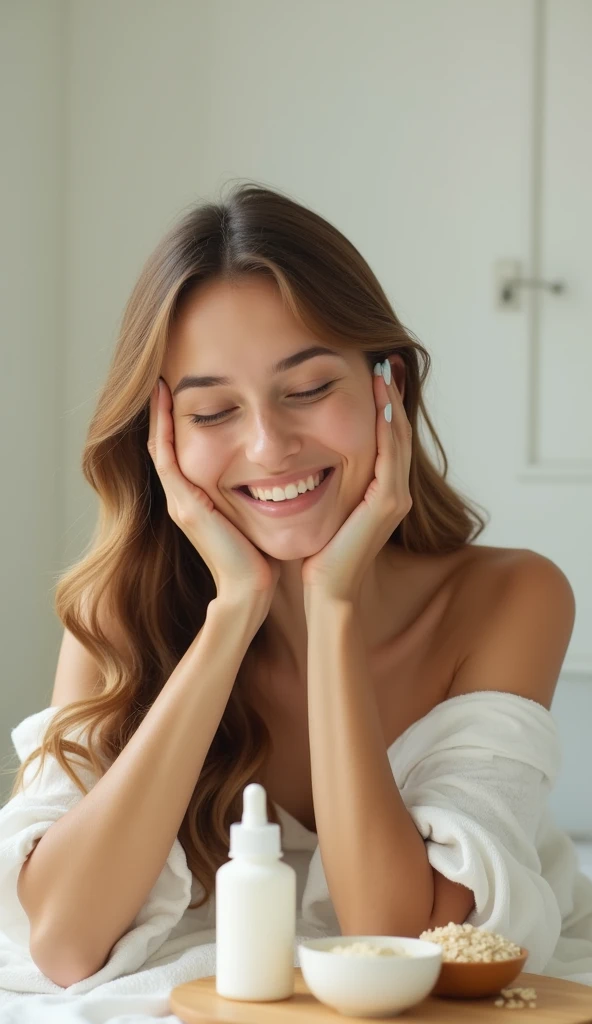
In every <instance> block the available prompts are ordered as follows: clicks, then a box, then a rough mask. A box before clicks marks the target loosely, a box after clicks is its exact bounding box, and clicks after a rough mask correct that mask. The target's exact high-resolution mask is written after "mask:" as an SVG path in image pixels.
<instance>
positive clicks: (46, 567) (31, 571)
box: [0, 0, 75, 794]
mask: <svg viewBox="0 0 592 1024" xmlns="http://www.w3.org/2000/svg"><path fill="white" fill-rule="evenodd" d="M64 14H65V9H64V7H63V5H62V3H61V2H54V0H50V2H48V3H32V2H30V0H24V2H22V0H2V3H1V4H0V118H1V121H0V147H1V152H2V156H1V161H0V167H1V172H0V173H1V178H0V224H1V225H2V229H1V233H0V317H1V332H2V333H1V338H2V341H1V366H2V398H1V401H0V466H1V477H0V479H1V504H0V517H1V518H0V525H1V533H0V536H1V538H2V583H1V588H0V605H1V615H0V629H1V633H0V644H1V650H2V687H1V690H0V762H1V766H2V767H3V768H6V767H10V766H12V765H13V764H14V762H13V761H12V759H10V758H8V757H7V755H9V754H10V753H12V747H11V744H10V740H9V729H10V727H11V726H13V725H16V723H17V722H18V721H20V719H21V718H24V717H25V715H27V714H30V713H32V712H33V711H36V710H38V709H39V708H40V707H43V706H45V704H47V703H49V700H48V699H47V687H48V682H49V679H50V676H51V675H52V672H53V671H54V669H55V661H56V657H57V650H58V645H59V638H60V637H61V625H60V623H59V621H58V619H57V617H56V616H55V614H54V612H53V586H54V583H55V576H54V574H55V573H56V572H57V570H58V568H59V561H60V551H59V547H60V541H61V535H62V524H63V523H64V522H65V519H66V515H67V514H66V512H65V509H64V504H63V497H64V490H63V479H62V474H63V469H64V464H63V449H62V448H61V446H60V432H61V429H62V421H61V413H62V409H63V391H62V386H63V378H64V373H65V346H64V344H63V341H64V337H63V326H64V319H63V314H64V303H63V300H64V222H65V216H66V214H67V209H66V204H65V194H66V175H67V170H68V168H67V148H66V136H65V117H64V115H65V105H64V75H63V71H64V52H65V33H64V28H65V21H64ZM72 471H74V472H75V467H72V468H71V469H70V472H72ZM17 763H18V762H17ZM11 782H12V779H11V778H10V777H8V776H2V777H1V778H0V785H1V790H0V793H2V794H4V793H7V792H8V789H9V787H10V785H11Z"/></svg>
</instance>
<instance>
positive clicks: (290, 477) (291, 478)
mask: <svg viewBox="0 0 592 1024" xmlns="http://www.w3.org/2000/svg"><path fill="white" fill-rule="evenodd" d="M328 468H330V467H327V466H317V467H316V469H301V470H300V471H299V472H298V471H294V472H293V473H290V474H288V473H284V475H283V476H278V477H273V478H272V479H271V480H269V479H267V480H245V482H244V484H237V486H236V487H233V488H232V489H233V491H238V490H240V488H241V487H253V488H254V489H255V490H256V489H257V488H260V489H261V490H270V489H271V488H273V487H282V488H283V487H287V486H288V484H293V483H294V482H295V481H296V480H308V478H309V476H312V478H313V479H314V477H315V476H316V475H317V473H323V472H324V471H325V470H326V469H328Z"/></svg>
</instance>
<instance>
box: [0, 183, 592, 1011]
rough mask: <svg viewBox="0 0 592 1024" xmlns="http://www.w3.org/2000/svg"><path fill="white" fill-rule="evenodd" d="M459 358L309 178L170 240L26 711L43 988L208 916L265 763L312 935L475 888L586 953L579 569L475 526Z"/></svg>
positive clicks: (132, 303)
mask: <svg viewBox="0 0 592 1024" xmlns="http://www.w3.org/2000/svg"><path fill="white" fill-rule="evenodd" d="M429 367H430V357H429V354H428V352H427V351H426V349H425V348H424V347H423V346H422V345H421V343H420V342H419V341H418V340H417V339H416V338H415V337H414V336H413V334H412V333H411V332H410V331H409V330H408V329H407V328H406V327H404V326H403V324H402V323H401V321H400V320H399V318H398V317H397V315H396V313H395V311H394V310H393V308H392V306H391V303H390V302H389V300H388V298H387V296H386V294H385V292H384V290H383V288H382V287H381V285H380V284H379V282H378V281H377V279H376V277H375V276H374V274H373V272H372V270H371V268H370V267H369V266H368V264H367V262H366V261H365V260H364V258H363V257H362V256H361V254H360V253H359V252H358V250H357V249H356V248H355V246H354V245H353V244H352V243H351V242H350V241H348V240H347V239H346V238H345V237H344V235H343V234H342V233H341V232H340V231H339V230H338V229H337V228H336V227H334V226H333V225H331V224H330V223H328V222H327V221H326V220H325V219H323V218H322V217H321V216H319V215H318V214H316V213H315V212H313V211H312V210H309V209H307V208H306V207H304V206H302V205H300V204H298V203H297V202H295V201H294V200H292V199H291V198H289V197H288V196H286V195H283V194H282V193H281V192H279V191H272V190H271V189H267V188H264V187H261V186H258V185H254V184H248V185H240V186H237V187H234V188H233V189H232V190H231V191H230V194H229V196H228V197H227V198H225V199H224V200H223V201H220V202H212V203H205V204H202V205H199V206H196V207H194V208H192V209H191V210H190V211H189V212H188V213H186V214H185V215H184V216H183V217H182V218H181V219H180V221H179V222H178V223H177V224H176V225H175V226H174V227H173V228H172V229H171V230H170V231H169V232H168V233H167V234H166V235H165V237H164V238H163V239H162V241H161V242H160V243H159V244H158V245H157V247H156V248H155V250H154V252H153V253H152V254H151V255H150V256H149V258H148V260H147V262H146V264H145V266H144V268H143V270H142V272H141V275H140V277H139V280H138V281H137V283H136V285H135V287H134V289H133V291H132V294H131V297H130V299H129V302H128V304H127V307H126V309H125V313H124V316H123V322H122V325H121V331H120V336H119V339H118V342H117V345H116V347H115V351H114V353H113V358H112V362H111V365H110V367H109V370H108V373H107V378H106V381H105V382H104V385H103V387H102V389H101V392H100V395H99V399H98V404H97V408H96V410H95V412H94V415H93V417H92V420H91V423H90V426H89V430H88V437H87V439H86V444H85V448H84V454H83V464H82V465H83V472H84V475H85V478H86V480H87V481H88V483H89V484H90V485H91V486H92V487H93V488H94V489H95V491H96V493H97V495H98V499H99V507H100V515H99V519H98V524H97V531H96V534H95V537H94V538H93V542H92V544H91V547H90V550H88V551H87V552H85V554H84V556H83V557H82V558H81V559H80V561H79V562H78V563H77V564H76V565H75V566H73V567H70V568H69V569H68V570H67V571H66V572H65V573H64V574H63V576H62V578H61V579H60V581H59V583H58V586H57V590H56V610H57V613H58V615H59V617H60V620H61V622H62V623H63V625H64V639H63V644H62V650H61V652H60V660H59V664H58V671H57V673H56V682H55V687H54V696H53V699H52V706H51V708H46V709H44V710H43V711H41V712H39V713H38V714H37V715H34V716H30V718H29V719H26V720H25V722H23V723H20V725H19V726H18V727H17V728H16V729H15V730H14V733H13V736H14V739H15V746H17V749H18V753H19V757H20V759H21V762H22V763H21V766H20V768H19V771H18V774H17V778H16V781H15V785H14V789H13V795H12V799H11V801H9V804H8V805H7V807H6V808H4V809H2V811H1V812H0V814H1V815H2V817H0V837H1V838H2V839H3V840H5V845H4V847H3V848H4V849H5V850H8V851H9V853H7V854H6V856H5V858H4V861H2V860H1V859H0V946H1V941H2V939H1V935H2V933H4V935H5V944H6V948H9V949H10V951H11V952H10V955H11V956H12V957H14V956H15V955H16V954H15V950H16V949H19V948H20V949H23V947H25V949H26V954H27V956H28V955H29V952H30V951H31V954H32V955H33V957H34V960H35V963H36V964H37V965H38V967H39V969H40V971H42V972H43V977H41V976H40V975H39V974H38V976H37V977H35V978H34V979H33V981H32V983H31V985H32V987H31V991H34V990H37V991H43V988H42V987H40V986H41V985H43V984H45V982H46V980H47V978H51V979H53V980H55V981H56V982H57V983H58V984H61V985H62V984H63V985H71V984H73V983H75V982H80V981H81V980H83V979H87V980H88V984H87V985H86V987H87V988H88V987H92V984H93V981H92V978H93V977H94V976H95V974H96V976H97V979H98V980H100V981H103V980H106V974H105V973H102V972H103V970H104V971H105V972H106V973H107V975H109V976H110V977H115V976H118V975H120V974H125V973H127V974H129V973H131V972H132V971H134V970H137V969H138V968H139V967H140V966H142V965H143V966H144V967H145V965H146V962H147V961H149V960H150V959H151V958H152V957H156V956H157V954H158V955H159V956H161V957H162V958H163V962H164V960H165V958H166V957H167V955H170V956H173V955H174V953H175V951H176V952H177V954H178V953H179V951H180V949H181V946H182V945H183V943H184V942H185V941H186V942H187V948H188V947H189V944H191V945H192V946H195V944H196V942H197V943H199V942H200V941H202V942H204V943H205V942H208V941H210V940H211V925H212V921H211V916H210V915H211V911H212V897H213V895H214V885H215V874H216V871H217V869H218V868H219V867H220V865H221V864H222V863H224V861H225V860H226V859H227V856H228V843H229V829H230V825H231V824H232V823H233V822H235V821H237V820H238V819H239V818H240V816H241V811H242V794H243V789H244V787H245V786H246V785H247V784H248V783H250V782H263V783H264V785H265V787H266V790H267V793H268V816H269V819H270V821H274V822H279V823H280V825H281V826H282V829H283V837H284V840H285V842H284V852H285V856H286V859H288V858H289V857H290V856H294V857H297V856H300V857H302V855H303V853H306V851H308V852H309V854H311V856H309V857H308V860H307V863H306V872H309V874H308V881H307V880H306V879H303V880H302V881H303V883H304V884H303V889H302V891H304V890H305V896H306V898H304V897H303V899H302V901H301V906H300V908H299V913H300V914H301V920H300V929H301V934H307V933H308V934H309V935H310V936H311V937H313V936H314V934H315V932H316V931H317V930H318V928H319V927H321V928H322V929H323V930H324V931H326V930H327V928H329V929H330V930H331V929H332V930H334V931H337V930H339V929H341V930H342V931H343V932H347V931H350V932H352V933H354V934H381V933H382V934H388V933H390V934H407V935H418V934H419V933H420V931H422V930H423V929H424V928H426V927H428V926H434V925H436V924H440V923H441V924H446V923H447V920H446V918H447V917H448V915H450V918H451V919H454V920H456V921H458V922H461V921H463V920H464V919H465V917H466V916H467V915H469V914H471V915H472V920H473V922H474V923H477V924H484V925H486V926H488V927H491V928H493V929H495V928H496V927H497V926H499V923H500V921H501V922H506V924H507V928H508V929H510V930H511V931H512V932H513V934H510V935H508V938H511V939H513V940H514V941H521V942H522V944H523V945H528V942H530V941H532V943H533V945H534V946H535V947H536V949H535V950H534V957H535V960H534V961H533V962H534V964H535V966H537V967H539V968H541V969H542V968H543V967H545V965H546V964H547V963H550V962H551V960H550V958H551V956H552V954H553V952H554V950H555V947H556V945H558V941H559V937H560V933H561V936H562V937H563V938H565V939H566V941H567V945H566V947H565V948H566V949H567V950H568V952H569V950H574V949H575V946H573V945H570V943H571V942H572V941H573V942H576V939H577V942H580V939H581V942H582V944H580V945H579V946H578V955H579V956H580V959H582V960H583V958H584V956H585V955H587V949H584V945H585V943H586V942H587V941H588V939H587V937H586V936H584V935H583V931H582V928H583V925H582V924H581V921H580V920H579V919H578V920H575V919H574V918H573V915H571V910H570V905H569V899H571V895H572V890H571V888H570V887H569V886H566V887H564V889H561V891H559V889H558V890H557V891H556V890H555V889H554V888H553V879H554V877H555V875H554V872H555V866H554V865H555V860H554V857H555V853H556V852H557V851H559V853H561V855H564V854H565V855H566V848H565V845H563V846H562V845H561V843H562V840H561V841H560V840H558V839H557V836H556V834H555V833H554V832H553V831H552V828H551V826H549V828H548V829H547V830H546V831H545V830H543V828H542V825H541V822H543V824H545V819H543V818H542V817H541V815H542V813H543V811H542V807H543V798H544V797H545V796H546V793H547V788H548V785H549V784H550V781H552V778H553V773H554V765H555V746H554V741H555V736H554V732H553V727H552V722H551V720H550V718H551V716H550V713H549V711H548V706H549V704H550V699H551V696H552V691H553V687H554V684H555V682H556V679H557V674H558V671H559V668H560V665H561V660H562V658H563V655H564V654H565V649H566V646H567V642H568V641H569V636H570V632H571V626H572V624H573V605H572V597H573V595H572V594H571V590H570V588H569V584H568V582H567V581H566V580H565V578H564V577H563V576H562V574H561V573H560V572H559V570H558V569H557V567H555V566H553V565H552V563H548V561H547V560H545V559H543V558H541V557H540V556H536V555H535V554H534V553H528V552H527V553H524V552H518V553H516V552H515V551H513V549H495V548H486V547H482V546H477V545H475V544H474V541H475V539H476V538H477V537H478V536H479V534H480V533H481V531H482V529H483V527H484V519H483V518H482V516H481V515H480V514H479V513H478V512H477V511H476V509H475V508H473V507H471V505H470V503H469V502H468V501H467V500H466V499H465V498H464V497H463V496H462V495H461V494H459V493H458V492H457V491H456V490H455V489H453V488H452V487H451V486H450V484H449V483H448V482H447V481H446V479H445V478H446V475H447V470H448V463H447V459H446V456H445V453H444V451H443V448H442V446H441V444H440V441H439V439H438V436H437V434H436V432H435V430H434V428H433V426H432V424H431V421H430V418H429V416H428V413H427V411H426V408H425V404H424V398H423V387H424V384H425V381H426V378H427V374H428V371H429ZM159 377H160V378H161V381H160V383H159ZM422 419H423V423H422V422H421V420H422ZM420 426H421V427H423V426H425V427H426V428H427V431H428V433H429V434H430V436H431V439H432V441H433V444H434V447H435V449H437V451H438V452H439V454H440V456H441V458H442V465H441V466H436V465H435V464H434V463H433V461H432V459H431V458H430V456H429V454H428V452H427V450H426V448H425V447H424V443H423V439H422V431H421V430H420V429H419V428H420ZM537 595H538V596H537ZM508 609H510V611H511V615H509V616H508V614H507V610H508ZM533 637H537V638H538V637H542V639H541V640H540V641H538V640H537V641H534V640H533V639H532V638H533ZM524 638H526V639H524ZM475 673H477V675H475ZM455 685H456V690H455V688H454V687H455ZM502 689H503V690H505V691H506V692H499V691H500V690H502ZM479 690H480V691H487V692H476V691H479ZM35 769H38V770H39V771H40V773H41V775H40V778H39V779H38V778H37V775H35ZM539 826H540V827H539ZM2 829H3V830H4V831H2ZM539 840H540V841H541V842H543V841H545V842H546V841H547V840H548V841H549V845H548V846H547V847H545V851H543V850H542V848H541V850H539V849H538V848H537V846H536V844H537V842H539ZM309 843H310V844H311V845H307V844H309ZM554 844H555V845H554ZM73 849H74V850H75V854H74V855H72V850H73ZM549 850H550V851H551V852H550V853H549ZM321 852H322V864H321ZM544 854H548V855H549V857H550V860H549V863H550V864H551V869H550V871H549V877H546V876H544V874H543V867H542V865H543V864H545V863H547V861H545V856H544ZM1 871H3V872H4V874H2V873H1ZM324 871H326V877H325V875H324V873H323V872H324ZM575 884H577V885H580V882H577V883H575ZM568 889H569V893H568ZM573 891H574V892H575V891H576V889H575V888H574V890H573ZM566 893H567V895H566ZM576 895H577V897H578V900H576V902H578V901H579V903H578V905H579V906H583V902H582V901H583V900H584V897H586V898H587V895H589V894H587V893H586V892H585V891H584V889H583V886H582V887H581V888H580V889H579V890H578V891H577V892H576ZM562 901H563V902H562ZM572 905H575V904H572ZM3 908H7V909H5V910H3ZM2 915H4V916H2ZM496 915H497V916H496ZM570 915H571V916H570ZM590 921H592V909H591V912H590ZM319 922H320V924H319ZM591 927H592V926H591ZM562 928H563V932H562V931H561V930H562ZM578 928H579V929H580V934H579V935H578V936H576V931H577V929H578ZM570 929H573V933H571V932H570ZM29 934H30V943H31V945H30V950H29V948H28V941H29V940H28V938H27V936H29ZM206 936H207V937H206ZM168 941H170V943H171V946H170V947H169V946H167V942H168ZM568 947H569V949H568ZM183 948H185V947H183ZM590 955H591V956H592V935H591V936H590ZM574 956H575V954H574ZM564 959H567V960H569V959H570V956H568V955H567V954H566V955H565V956H564ZM572 959H573V957H572ZM560 960H561V957H560V956H558V960H557V962H556V963H554V964H553V967H554V968H556V967H557V964H558V963H559V961H560ZM210 968H211V965H210ZM210 968H207V969H210ZM194 976H195V974H194ZM40 977H41V980H40ZM1 983H2V979H1V976H0V986H1ZM97 983H98V981H97Z"/></svg>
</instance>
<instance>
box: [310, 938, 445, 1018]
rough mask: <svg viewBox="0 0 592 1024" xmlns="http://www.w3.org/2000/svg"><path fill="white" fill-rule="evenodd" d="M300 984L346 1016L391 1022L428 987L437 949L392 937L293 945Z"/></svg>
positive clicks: (433, 975) (437, 960)
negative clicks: (296, 952)
mask: <svg viewBox="0 0 592 1024" xmlns="http://www.w3.org/2000/svg"><path fill="white" fill-rule="evenodd" d="M298 957H299V960H300V967H301V969H302V977H303V978H304V981H305V982H306V985H307V986H308V988H309V989H310V991H311V992H312V994H313V996H315V997H316V998H317V999H318V1000H319V1001H320V1002H321V1003H325V1004H326V1005H327V1006H331V1007H332V1008H333V1009H334V1010H337V1011H338V1013H341V1014H343V1015H344V1016H346V1017H392V1016H394V1015H395V1014H397V1013H401V1012H402V1011H403V1010H406V1009H407V1008H408V1007H409V1006H415V1004H416V1003H419V1002H421V1000H422V999H425V998H426V996H428V995H429V993H430V992H431V990H432V989H433V988H434V986H435V984H436V982H437V980H438V976H439V974H440V968H441V966H442V950H441V948H440V947H439V946H437V945H436V944H435V943H433V942H423V941H422V940H421V939H409V938H407V937H405V936H398V935H340V936H333V937H329V938H323V939H307V940H305V941H302V942H299V944H298Z"/></svg>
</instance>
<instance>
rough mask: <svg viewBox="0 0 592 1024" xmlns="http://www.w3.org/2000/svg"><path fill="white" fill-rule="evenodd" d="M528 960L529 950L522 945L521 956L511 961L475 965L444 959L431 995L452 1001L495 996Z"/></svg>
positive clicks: (516, 975) (512, 979)
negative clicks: (447, 997)
mask: <svg viewBox="0 0 592 1024" xmlns="http://www.w3.org/2000/svg"><path fill="white" fill-rule="evenodd" d="M527 958H528V950H527V949H524V947H523V946H521V947H520V956H515V957H512V958H511V959H510V960H492V961H490V962H489V963H474V964H470V963H462V962H461V963H455V962H454V961H446V960H443V961H442V969H441V971H440V976H439V978H438V980H437V982H436V984H435V986H434V988H433V989H432V992H431V995H433V996H450V997H452V998H454V999H478V998H479V997H480V996H494V995H497V994H498V993H499V992H500V991H501V989H502V988H507V987H508V986H509V985H511V983H512V982H513V981H514V979H515V978H517V977H518V975H519V974H520V972H521V970H522V968H523V967H524V964H525V963H526V960H527Z"/></svg>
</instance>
